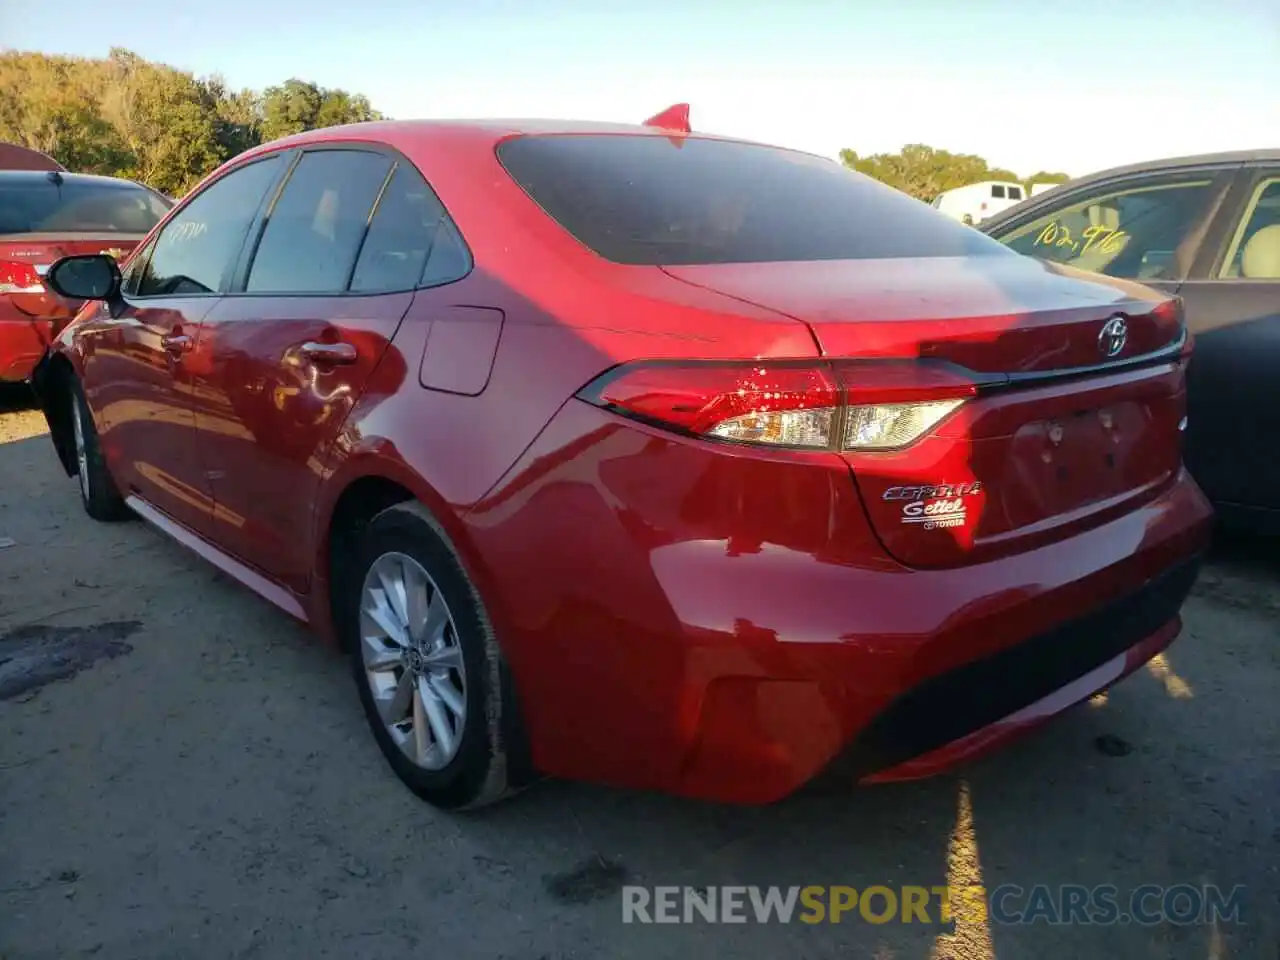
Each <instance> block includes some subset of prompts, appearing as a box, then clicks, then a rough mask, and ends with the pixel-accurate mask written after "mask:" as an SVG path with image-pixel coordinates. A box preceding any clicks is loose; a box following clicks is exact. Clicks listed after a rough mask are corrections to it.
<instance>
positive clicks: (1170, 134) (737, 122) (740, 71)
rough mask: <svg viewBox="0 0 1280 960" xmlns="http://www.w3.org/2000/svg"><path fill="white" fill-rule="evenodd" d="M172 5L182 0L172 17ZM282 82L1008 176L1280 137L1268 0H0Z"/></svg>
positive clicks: (44, 35)
mask: <svg viewBox="0 0 1280 960" xmlns="http://www.w3.org/2000/svg"><path fill="white" fill-rule="evenodd" d="M184 6H185V12H184ZM113 46H123V47H126V48H128V49H131V50H133V51H134V52H135V53H138V54H140V55H142V56H144V57H146V58H147V59H150V60H158V61H162V62H165V63H169V64H171V65H173V66H176V67H179V68H180V69H184V70H189V71H191V72H193V73H195V74H197V75H207V74H213V73H217V74H220V75H222V76H223V77H224V78H225V79H226V80H227V82H228V83H229V84H231V85H232V86H234V87H253V88H262V87H266V86H270V85H271V84H274V83H279V82H281V81H283V80H285V79H287V78H289V77H292V76H297V77H301V78H303V79H306V80H311V81H313V82H315V83H318V84H320V85H321V86H325V87H341V88H343V89H346V90H350V91H352V92H356V93H363V94H365V95H366V96H368V97H369V99H370V100H371V101H372V103H373V106H374V107H375V108H376V109H379V110H381V111H382V112H383V113H385V114H387V115H389V116H391V117H395V118H397V119H406V118H411V117H504V118H505V117H555V118H569V119H584V120H608V121H618V122H640V121H643V120H644V119H645V118H646V117H648V116H650V115H651V114H653V113H656V112H657V111H658V110H660V109H662V108H663V107H666V106H668V105H670V104H672V103H675V102H682V101H683V102H688V103H690V104H691V105H692V110H691V113H692V124H693V128H694V129H695V130H704V131H707V132H711V133H718V134H725V135H730V136H739V137H745V138H749V139H753V140H761V141H764V142H768V143H777V144H781V145H784V146H789V147H793V148H796V149H801V150H809V151H812V152H814V153H819V154H823V155H827V156H836V155H837V154H838V153H839V152H840V150H841V149H842V148H846V147H847V148H850V149H853V150H856V151H857V152H858V153H860V154H863V155H866V154H871V153H877V152H896V151H897V150H899V149H900V148H901V147H902V146H903V145H904V144H907V143H926V144H928V145H930V146H933V147H937V148H940V149H945V150H951V151H953V152H960V153H976V154H979V155H981V156H983V157H985V158H986V159H987V160H988V161H989V162H990V163H991V164H992V165H993V166H1000V167H1005V168H1008V169H1011V170H1013V171H1014V172H1015V173H1018V174H1020V175H1022V176H1027V175H1030V174H1032V173H1034V172H1036V171H1039V170H1049V171H1059V170H1060V171H1063V172H1066V173H1069V174H1071V175H1074V176H1078V175H1081V174H1084V173H1088V172H1091V171H1094V170H1098V169H1103V168H1105V167H1110V166H1114V165H1117V164H1122V163H1129V162H1136V161H1140V160H1148V159H1156V158H1160V157H1169V156H1177V155H1182V154H1189V153H1204V152H1209V151H1215V150H1230V149H1247V148H1250V147H1262V146H1277V145H1280V0H1214V2H1210V0H1074V2H1072V0H1065V2H1064V0H1060V2H1054V3H1047V2H1045V0H1040V2H1038V3H1030V2H1025V0H1023V2H1018V0H952V2H949V3H948V2H945V0H941V2H940V0H878V2H870V0H843V2H832V0H787V2H770V3H765V2H757V3H753V2H752V0H645V2H636V0H559V2H555V0H523V2H512V0H506V2H504V0H445V2H440V0H417V2H412V0H354V2H353V0H342V2H336V0H217V2H213V3H210V2H200V3H193V2H190V0H188V2H187V3H186V4H184V3H183V2H182V0H129V2H126V3H123V4H121V3H103V2H102V0H59V2H58V3H56V4H48V3H44V2H40V0H0V47H4V48H11V49H20V50H39V51H43V52H46V53H63V54H75V55H80V56H105V55H106V53H107V51H108V50H109V49H110V48H111V47H113Z"/></svg>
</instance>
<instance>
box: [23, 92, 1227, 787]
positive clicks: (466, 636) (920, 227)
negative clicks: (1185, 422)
mask: <svg viewBox="0 0 1280 960" xmlns="http://www.w3.org/2000/svg"><path fill="white" fill-rule="evenodd" d="M761 184H769V185H770V189H768V190H761V189H760V185H761ZM49 280H50V283H52V284H54V285H55V286H56V287H57V288H59V289H62V290H64V291H65V292H67V293H69V294H74V295H76V296H83V297H86V298H91V299H92V300H93V301H94V302H92V303H90V304H88V305H87V306H86V307H85V308H84V309H83V310H82V311H81V313H80V315H79V316H78V317H77V319H76V321H75V322H74V323H73V324H72V325H71V326H70V327H68V328H67V330H66V331H64V333H63V334H62V335H61V336H60V337H59V339H58V342H57V345H56V349H55V350H54V351H53V352H52V353H51V355H50V356H49V357H48V358H47V359H46V361H45V362H44V363H42V364H41V367H40V369H39V371H37V376H36V378H35V380H36V384H37V389H38V392H39V394H40V397H41V400H42V405H43V407H44V409H45V413H46V416H47V417H48V420H49V424H50V427H51V432H52V437H53V442H54V445H55V449H56V450H57V451H58V454H59V456H60V458H61V459H62V462H63V465H64V467H65V468H66V470H67V472H68V473H69V474H74V475H77V476H78V477H79V479H80V493H81V498H82V500H83V502H84V505H85V508H86V510H87V511H88V512H89V514H90V515H91V516H93V517H95V518H99V519H118V518H122V517H126V516H128V515H130V511H132V512H135V513H137V514H140V515H141V516H142V517H144V518H145V519H147V520H149V521H150V522H151V523H153V524H154V525H156V526H157V527H159V528H160V529H161V530H163V531H165V532H166V533H168V534H169V535H170V536H172V537H174V538H175V539H177V540H178V541H180V542H181V543H183V544H185V545H187V546H188V547H190V548H191V549H193V550H195V551H196V552H198V553H199V554H201V555H202V556H204V557H205V558H207V559H208V560H209V561H210V562H212V563H214V564H215V565H217V566H218V567H219V568H220V569H222V570H224V571H225V572H227V573H229V574H230V575H232V576H234V577H235V578H237V579H238V580H240V581H241V582H242V583H244V584H246V585H248V586H249V587H251V588H252V589H254V590H256V591H258V592H259V593H260V594H261V595H262V596H264V597H266V598H268V599H269V600H271V601H272V602H273V603H275V604H277V605H278V606H279V607H280V608H281V609H283V610H285V611H287V612H288V613H290V614H291V615H293V616H295V617H297V618H299V619H301V620H305V621H307V622H308V623H310V624H312V625H313V626H314V627H315V628H316V629H317V630H318V631H319V632H320V633H321V634H322V635H324V636H327V637H329V638H330V639H332V640H334V641H336V642H338V643H340V644H341V645H342V646H343V647H345V648H346V649H347V650H348V651H350V653H351V664H352V674H353V678H354V681H355V683H356V686H357V688H358V690H359V695H360V698H361V702H362V703H363V705H364V709H365V713H366V716H367V718H368V721H369V725H370V729H371V731H372V733H373V737H374V739H375V740H376V742H377V743H378V745H379V747H380V748H381V750H382V751H383V753H384V755H385V756H386V758H387V760H388V762H389V764H390V765H391V767H392V768H393V769H394V770H395V772H396V773H397V775H398V776H399V777H400V778H401V779H402V780H403V781H404V782H405V783H406V784H407V785H408V786H409V787H410V788H412V789H413V790H415V791H416V792H418V793H419V794H420V795H421V796H423V797H425V798H427V799H428V800H430V801H431V802H433V803H436V804H439V805H441V806H444V807H450V808H453V807H466V806H474V805H478V804H481V803H485V802H489V801H492V800H494V799H496V798H498V797H500V796H502V795H503V794H504V793H505V792H507V791H508V790H509V789H511V788H515V787H518V786H521V785H523V784H524V783H526V782H528V780H529V779H530V778H531V777H532V776H533V775H534V773H535V772H541V773H545V774H550V775H555V776H563V777H571V778H581V779H590V780H600V781H606V782H609V783H613V784H617V785H621V786H630V787H637V788H644V789H661V790H668V791H672V792H677V793H681V794H686V795H691V796H700V797H708V798H714V799H718V800H733V801H738V802H767V801H772V800H776V799H779V798H780V797H783V796H786V795H787V794H789V793H791V792H793V791H794V790H796V789H798V788H799V787H801V786H802V785H804V784H806V783H808V782H810V781H811V780H813V779H814V778H816V777H819V776H823V775H831V776H838V777H840V778H842V779H844V778H847V779H849V780H852V781H858V780H865V779H869V778H878V779H906V778H913V777H918V776H924V775H927V774H929V773H931V772H934V771H937V770H940V769H943V768H945V767H946V766H948V765H950V764H952V763H954V762H955V761H956V760H958V759H962V758H965V757H969V756H973V755H976V754H977V753H979V752H982V751H984V750H987V749H990V748H991V747H993V746H994V745H996V744H998V743H1000V742H1003V741H1004V740H1007V739H1008V738H1009V737H1011V736H1014V735H1015V734H1017V733H1019V732H1021V731H1023V730H1025V729H1026V728H1027V727H1029V726H1032V725H1034V724H1037V723H1040V722H1042V721H1044V720H1045V719H1046V718H1047V717H1050V716H1052V715H1054V714H1057V713H1058V712H1060V711H1062V710H1063V709H1065V708H1066V707H1068V706H1070V705H1072V704H1073V703H1076V702H1079V701H1081V700H1083V699H1085V698H1087V697H1089V696H1090V695H1092V694H1093V693H1094V692H1096V691H1097V690H1098V689H1101V688H1102V687H1105V686H1108V685H1110V684H1112V683H1114V682H1115V681H1117V680H1118V679H1120V678H1121V677H1123V676H1125V675H1127V674H1128V673H1130V672H1132V671H1133V670H1135V669H1137V668H1138V667H1139V666H1140V665H1141V664H1142V663H1144V662H1146V661H1147V660H1149V659H1150V658H1151V657H1152V656H1154V655H1155V654H1156V653H1157V652H1158V651H1160V650H1161V649H1163V648H1164V647H1165V646H1167V645H1168V644H1169V643H1170V642H1172V640H1173V639H1174V637H1175V636H1176V635H1177V633H1178V630H1179V625H1180V621H1179V619H1178V611H1179V609H1180V607H1181V604H1182V601H1183V600H1184V598H1185V597H1186V596H1187V593H1188V591H1189V590H1190V588H1191V584H1192V582H1193V581H1194V578H1195V575H1196V570H1197V565H1198V557H1199V554H1200V552H1201V551H1202V550H1203V548H1204V546H1205V544H1206V541H1207V536H1208V527H1209V518H1210V510H1209V507H1208V504H1207V502H1206V501H1205V500H1204V498H1203V496H1202V495H1201V494H1200V492H1199V490H1198V489H1197V488H1196V486H1195V484H1194V482H1193V481H1191V480H1190V478H1189V477H1188V476H1187V474H1186V472H1185V471H1184V470H1183V469H1182V463H1181V455H1180V444H1179V434H1178V429H1179V426H1178V425H1179V422H1180V421H1181V419H1182V417H1183V413H1184V401H1185V390H1184V365H1185V358H1186V350H1187V337H1186V330H1185V327H1184V325H1183V323H1182V317H1181V309H1180V304H1179V302H1178V301H1177V300H1176V298H1171V297H1169V296H1167V295H1164V294H1160V293H1157V292H1155V291H1152V290H1150V289H1148V288H1145V287H1142V286H1140V285H1138V284H1133V283H1125V282H1122V281H1115V280H1109V279H1107V278H1103V277H1098V276H1095V275H1090V274H1085V273H1082V272H1079V271H1072V270H1070V269H1069V268H1062V267H1056V266H1051V265H1046V264H1041V263H1038V262H1036V261H1034V260H1031V259H1029V258H1026V257H1020V256H1017V255H1015V254H1013V253H1011V252H1010V251H1009V250H1008V249H1006V248H1005V247H1003V246H1001V245H1000V244H998V243H996V242H994V241H992V240H991V239H990V238H988V237H985V236H983V235H982V234H981V233H979V232H978V231H976V230H973V229H971V228H969V227H966V226H963V225H961V224H959V223H957V222H955V221H954V220H951V219H949V218H947V217H945V216H942V215H940V214H939V213H937V212H936V211H934V210H931V209H930V208H929V207H928V206H926V205H925V204H922V203H920V202H918V201H917V200H914V199H912V198H911V197H909V196H907V195H906V194H904V193H901V192H899V191H897V190H894V189H892V188H890V187H888V186H885V185H884V184H881V183H879V182H877V181H874V180H871V179H868V178H866V177H864V176H862V175H860V174H857V173H854V172H852V171H850V170H847V169H844V168H842V167H841V166H840V165H838V164H835V163H832V162H831V160H829V159H826V158H822V157H815V156H811V155H808V154H804V153H799V152H796V151H790V150H784V149H781V148H775V147H768V146H763V145H759V144H750V143H743V142H740V141H735V140H730V139H724V138H716V137H708V136H701V135H692V134H690V133H689V131H688V128H687V122H684V121H682V120H681V119H679V118H676V117H673V116H668V115H666V114H663V115H659V118H656V120H655V125H654V126H652V127H633V126H614V125H601V124H573V123H562V122H552V121H545V122H538V121H527V122H503V121H488V122H485V121H477V122H470V123H468V122H401V123H392V122H387V123H363V124H358V125H355V126H350V127H339V128H334V129H328V130H322V131H316V132H314V133H308V134H301V135H299V136H297V137H292V138H289V139H286V140H283V141H278V142H275V143H272V144H269V145H266V146H263V147H260V148H256V149H254V150H251V151H249V152H248V153H246V154H244V155H242V156H240V157H238V158H236V159H235V160H234V161H231V162H230V163H228V164H227V165H225V166H224V167H223V168H221V169H220V170H219V171H217V172H216V173H214V174H213V175H212V176H211V177H210V178H209V179H208V180H207V181H206V182H205V183H203V184H202V185H200V186H199V187H197V188H196V190H195V191H193V192H192V193H191V194H189V195H188V196H187V197H186V198H184V200H183V201H182V202H181V203H180V204H179V206H178V207H176V208H175V210H174V212H173V213H172V214H171V215H170V216H169V217H168V218H167V219H166V220H165V221H164V222H163V223H162V224H161V225H160V226H159V227H158V228H157V230H156V231H154V232H153V233H152V235H151V236H150V237H149V238H148V239H147V240H145V241H144V242H143V244H142V245H140V247H139V248H138V251H137V253H136V255H135V256H133V257H132V258H130V260H129V261H128V263H127V264H126V265H125V266H124V269H123V274H121V273H120V271H119V270H118V269H117V267H116V264H115V263H114V261H112V260H110V259H109V258H105V257H101V256H81V257H74V256H73V257H69V258H66V259H63V260H61V261H59V262H58V263H57V264H55V265H54V267H53V268H52V270H51V271H50V274H49ZM1121 314H1124V315H1127V317H1128V318H1129V319H1128V321H1127V324H1128V327H1127V334H1126V335H1125V336H1120V332H1121V328H1122V327H1123V324H1122V323H1121V321H1120V320H1119V319H1118V317H1119V315H1121Z"/></svg>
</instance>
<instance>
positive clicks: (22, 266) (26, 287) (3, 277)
mask: <svg viewBox="0 0 1280 960" xmlns="http://www.w3.org/2000/svg"><path fill="white" fill-rule="evenodd" d="M5 293H44V282H43V281H42V280H41V279H40V274H38V273H36V268H35V267H33V266H32V265H31V264H29V263H21V262H19V261H17V260H0V294H5Z"/></svg>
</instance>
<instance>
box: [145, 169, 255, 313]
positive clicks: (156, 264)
mask: <svg viewBox="0 0 1280 960" xmlns="http://www.w3.org/2000/svg"><path fill="white" fill-rule="evenodd" d="M279 173H280V159H279V157H274V156H273V157H268V158H266V159H264V160H257V161H255V162H253V163H250V164H248V165H246V166H243V167H240V168H239V169H237V170H233V171H232V172H231V173H228V174H226V175H224V176H223V177H221V178H219V179H218V180H217V181H216V182H215V183H213V184H210V185H209V186H208V187H206V188H205V189H204V190H202V191H201V192H200V193H198V194H197V195H196V196H195V197H193V198H192V199H191V202H190V203H188V204H187V205H186V206H185V207H183V208H182V209H181V210H179V211H178V212H177V213H176V214H174V216H173V219H172V220H170V221H169V222H168V223H166V224H165V225H164V229H163V230H161V231H160V235H159V236H158V237H157V238H156V242H155V244H154V246H153V248H152V251H151V256H150V259H148V260H147V263H146V266H145V267H144V268H143V270H142V274H141V276H140V277H139V278H138V282H137V293H136V296H139V297H164V296H177V295H188V294H200V293H216V292H218V291H219V290H221V289H222V284H223V282H224V281H225V280H227V279H228V277H229V275H230V272H231V270H232V268H233V267H234V266H235V262H236V260H237V259H238V258H239V256H240V249H241V247H242V246H243V245H244V238H245V235H246V234H247V233H248V232H249V225H250V224H251V223H253V219H254V217H256V216H257V215H258V208H259V207H260V206H261V205H262V201H263V198H264V197H265V195H266V192H267V188H269V187H270V186H271V185H272V184H273V183H274V182H275V180H276V177H277V176H278V175H279Z"/></svg>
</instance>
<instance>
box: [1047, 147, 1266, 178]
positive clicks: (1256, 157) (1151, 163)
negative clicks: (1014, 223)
mask: <svg viewBox="0 0 1280 960" xmlns="http://www.w3.org/2000/svg"><path fill="white" fill-rule="evenodd" d="M1259 161H1264V162H1275V161H1280V147H1270V148H1262V149H1258V150H1228V151H1224V152H1222V153H1199V154H1195V155H1193V156H1188V157H1167V158H1165V159H1163V160H1146V161H1143V162H1142V163H1130V164H1126V165H1125V166H1122V167H1110V168H1108V169H1106V170H1099V171H1097V172H1096V173H1090V174H1086V175H1085V176H1083V177H1077V178H1076V179H1074V180H1071V181H1069V183H1070V184H1071V185H1072V186H1076V185H1077V184H1081V183H1090V182H1092V181H1094V180H1108V179H1110V178H1111V177H1120V176H1126V175H1128V174H1133V173H1154V172H1156V171H1159V170H1177V169H1180V168H1182V167H1199V166H1204V165H1206V164H1232V163H1257V162H1259Z"/></svg>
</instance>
